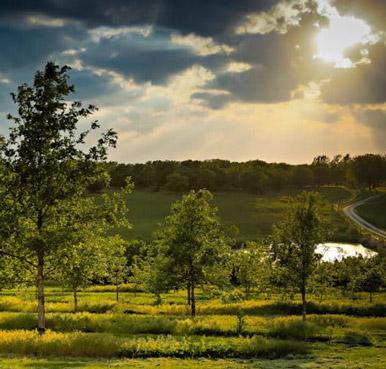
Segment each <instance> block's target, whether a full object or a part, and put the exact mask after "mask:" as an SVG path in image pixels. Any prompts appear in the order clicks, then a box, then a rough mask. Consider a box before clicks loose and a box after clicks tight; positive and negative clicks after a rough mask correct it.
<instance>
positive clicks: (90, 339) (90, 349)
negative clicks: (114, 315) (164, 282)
mask: <svg viewBox="0 0 386 369" xmlns="http://www.w3.org/2000/svg"><path fill="white" fill-rule="evenodd" d="M308 352H309V349H308V347H307V346H306V345H305V344H304V343H303V342H296V341H281V340H267V339H264V338H261V337H253V338H222V339H219V338H216V339H213V338H210V337H201V338H195V337H192V338H188V337H173V336H158V337H138V338H132V337H130V338H127V337H119V336H114V335H111V334H106V333H104V334H98V333H93V334H92V333H79V332H75V333H70V334H68V333H67V334H66V333H55V332H50V331H48V332H47V333H46V334H45V335H44V336H38V334H37V333H36V332H33V331H0V354H16V355H25V356H38V357H47V356H63V357H67V356H70V357H101V358H111V357H130V358H144V357H179V358H195V357H209V358H257V357H264V358H271V359H274V358H280V357H285V356H287V355H289V354H292V355H299V354H301V355H304V354H306V353H308Z"/></svg>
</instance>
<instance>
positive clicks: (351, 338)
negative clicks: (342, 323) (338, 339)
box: [342, 330, 373, 346]
mask: <svg viewBox="0 0 386 369" xmlns="http://www.w3.org/2000/svg"><path fill="white" fill-rule="evenodd" d="M342 342H343V343H345V344H347V345H350V346H372V344H373V343H372V342H371V338H370V337H369V335H368V334H366V333H363V332H358V331H355V330H351V331H349V332H346V333H345V335H344V337H343V339H342Z"/></svg>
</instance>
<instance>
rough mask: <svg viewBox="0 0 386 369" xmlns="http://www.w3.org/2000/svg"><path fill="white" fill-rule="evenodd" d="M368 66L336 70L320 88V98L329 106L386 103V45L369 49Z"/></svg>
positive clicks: (378, 45)
mask: <svg viewBox="0 0 386 369" xmlns="http://www.w3.org/2000/svg"><path fill="white" fill-rule="evenodd" d="M369 58H370V60H371V63H370V64H363V65H358V66H357V67H356V68H351V69H336V70H335V71H334V72H333V74H332V75H331V81H330V82H329V83H326V84H325V85H324V86H323V87H322V98H323V99H324V100H325V101H326V102H328V103H331V104H342V105H345V104H377V103H384V102H386V74H385V65H386V45H385V44H377V45H374V46H373V47H371V48H370V54H369Z"/></svg>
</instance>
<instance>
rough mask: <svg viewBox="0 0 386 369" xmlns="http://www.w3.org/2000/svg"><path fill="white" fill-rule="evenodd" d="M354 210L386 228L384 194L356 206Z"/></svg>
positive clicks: (385, 198) (385, 197)
mask: <svg viewBox="0 0 386 369" xmlns="http://www.w3.org/2000/svg"><path fill="white" fill-rule="evenodd" d="M356 211H357V213H358V214H359V215H360V216H361V217H362V218H363V219H365V220H367V221H368V222H370V223H371V224H374V225H375V226H377V227H378V228H381V229H385V230H386V195H383V196H382V197H378V198H376V199H374V200H373V201H370V202H368V203H367V204H364V205H362V206H359V207H357V208H356Z"/></svg>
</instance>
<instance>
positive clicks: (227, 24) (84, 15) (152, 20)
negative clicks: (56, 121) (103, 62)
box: [1, 0, 278, 36]
mask: <svg viewBox="0 0 386 369" xmlns="http://www.w3.org/2000/svg"><path fill="white" fill-rule="evenodd" d="M276 2H278V1H277V0H237V1H236V0H192V1H185V0H141V1H138V0H109V1H106V0H82V1H79V0H65V1H64V0H63V1H56V0H39V1H36V0H23V1H15V0H2V2H1V14H3V15H4V16H14V15H17V14H22V13H28V12H29V13H31V12H34V13H41V14H46V15H49V16H52V17H59V18H68V19H76V20H79V21H83V22H85V23H86V24H88V25H90V26H92V27H95V26H100V25H110V26H123V25H126V26H132V25H141V24H153V25H157V26H161V27H167V28H171V29H176V30H179V31H181V32H183V33H190V32H194V33H197V34H199V35H210V36H212V35H216V34H221V33H224V32H226V31H228V30H230V29H233V27H234V26H235V25H236V24H237V23H238V22H239V21H240V20H241V19H243V17H244V16H245V15H246V14H248V13H250V12H256V11H263V10H266V9H269V8H270V7H271V6H272V5H273V4H275V3H276Z"/></svg>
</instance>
